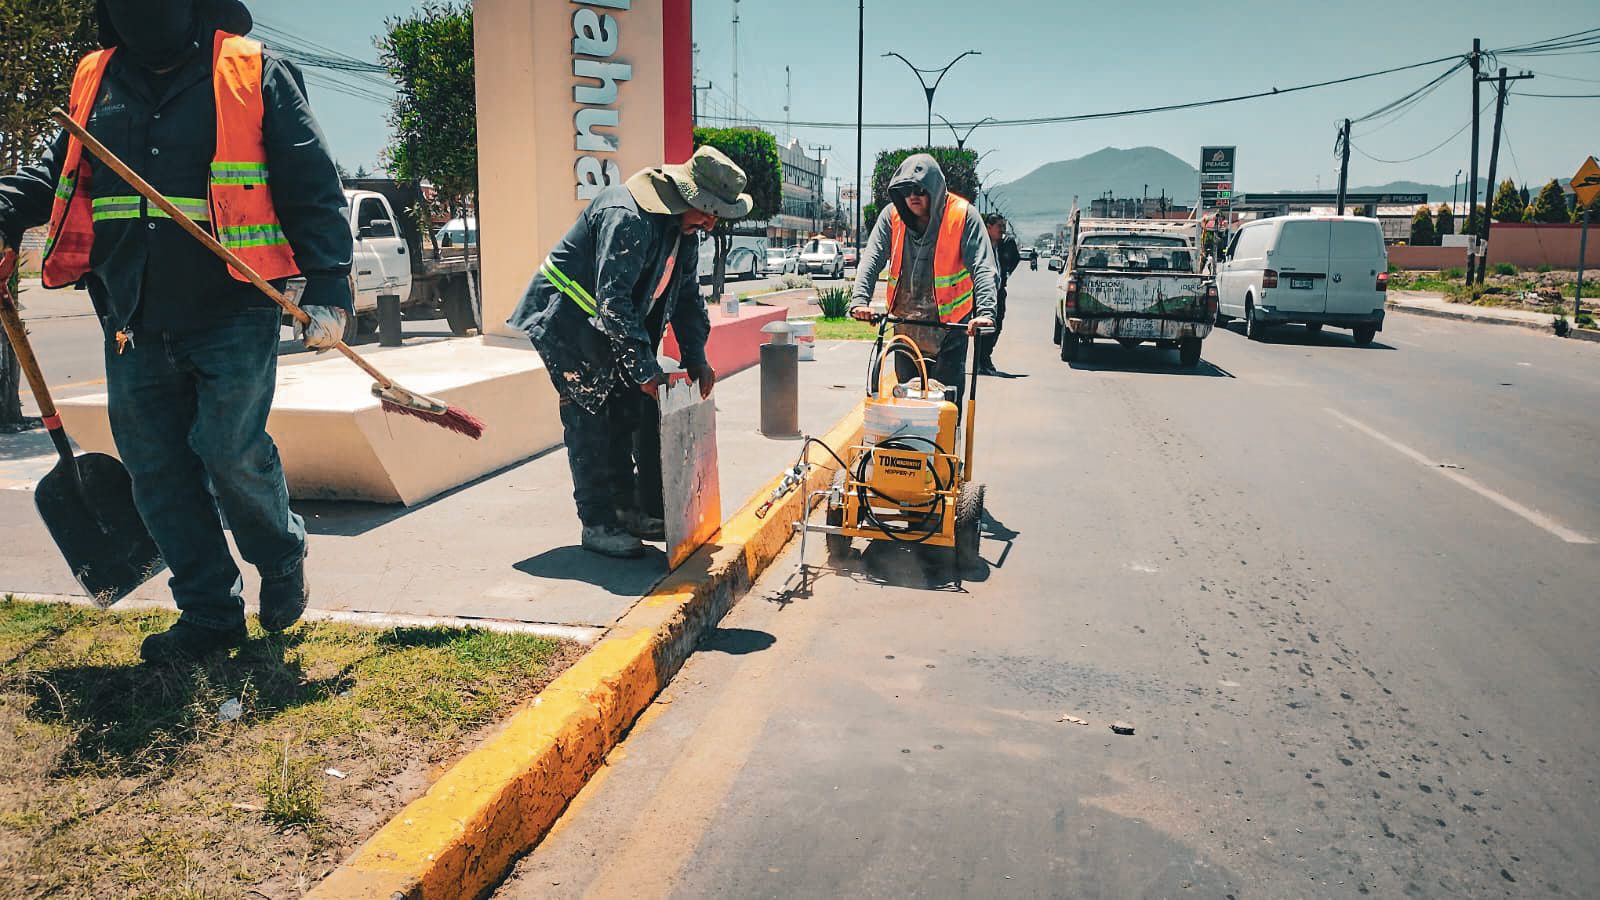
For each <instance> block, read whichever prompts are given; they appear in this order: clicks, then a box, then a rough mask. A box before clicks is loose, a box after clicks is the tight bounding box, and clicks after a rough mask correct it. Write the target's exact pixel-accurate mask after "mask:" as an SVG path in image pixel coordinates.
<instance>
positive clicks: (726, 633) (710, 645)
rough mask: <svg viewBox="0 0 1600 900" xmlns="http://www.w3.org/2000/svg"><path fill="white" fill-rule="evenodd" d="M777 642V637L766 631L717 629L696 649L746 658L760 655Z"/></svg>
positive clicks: (701, 640)
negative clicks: (748, 655)
mask: <svg viewBox="0 0 1600 900" xmlns="http://www.w3.org/2000/svg"><path fill="white" fill-rule="evenodd" d="M777 642H778V639H777V638H776V637H773V636H772V635H771V634H768V633H767V632H765V631H755V630H754V629H750V628H717V629H713V630H712V632H711V633H710V634H708V635H706V636H705V637H703V638H701V639H700V644H699V646H698V647H696V648H695V649H697V650H700V651H710V652H714V653H726V654H729V655H730V656H744V655H745V654H747V653H760V652H761V651H762V650H765V649H767V648H768V647H771V646H772V645H773V644H775V643H777Z"/></svg>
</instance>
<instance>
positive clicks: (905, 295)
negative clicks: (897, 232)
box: [850, 153, 999, 356]
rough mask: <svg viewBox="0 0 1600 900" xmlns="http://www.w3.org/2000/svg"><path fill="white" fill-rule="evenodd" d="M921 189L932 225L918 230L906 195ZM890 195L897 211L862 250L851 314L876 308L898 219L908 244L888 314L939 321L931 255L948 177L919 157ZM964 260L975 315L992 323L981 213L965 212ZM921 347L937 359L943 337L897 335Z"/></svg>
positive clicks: (888, 212)
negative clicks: (875, 294) (876, 294)
mask: <svg viewBox="0 0 1600 900" xmlns="http://www.w3.org/2000/svg"><path fill="white" fill-rule="evenodd" d="M915 185H921V186H922V188H923V189H924V190H926V191H927V192H928V200H929V203H928V224H927V226H925V227H924V226H919V225H918V224H917V220H916V217H915V216H913V215H911V210H910V208H908V207H907V206H906V201H905V195H906V192H907V191H909V190H910V189H911V188H912V187H913V186H915ZM889 195H890V196H891V197H893V198H894V205H893V206H890V207H887V208H885V209H884V210H883V212H881V213H879V214H878V222H877V224H876V225H874V226H873V228H872V235H871V236H870V237H868V238H867V243H866V245H865V246H863V247H862V248H861V265H860V267H859V268H858V269H857V270H856V286H855V291H854V292H853V293H852V295H851V298H850V306H851V307H852V308H854V307H858V306H867V305H869V304H870V303H871V302H872V292H873V290H874V289H875V288H876V287H877V284H878V274H879V273H880V272H882V271H883V270H884V268H886V267H887V266H888V265H889V251H890V247H891V246H892V243H893V241H892V238H891V235H890V228H891V225H890V223H891V222H892V220H893V216H895V215H899V216H900V218H901V221H903V222H905V223H906V241H905V246H904V247H903V249H902V250H901V260H900V282H899V284H898V286H897V287H896V289H895V290H894V293H893V295H892V296H891V297H890V298H889V310H890V312H892V313H893V314H894V315H896V316H900V317H902V318H907V319H937V318H939V304H938V302H937V301H935V300H934V297H933V249H934V245H935V244H936V243H937V241H938V237H939V222H940V221H942V220H943V218H944V205H945V201H946V198H947V197H948V196H949V193H948V192H947V191H946V190H945V186H944V171H943V170H941V169H940V168H939V163H938V162H937V161H935V160H934V158H933V157H932V156H929V155H928V154H926V153H915V154H912V155H911V156H908V157H906V159H905V162H902V163H901V164H900V168H898V169H896V170H895V172H894V177H893V178H891V179H889ZM961 259H962V261H963V262H965V263H966V265H967V269H968V270H970V271H971V272H972V301H973V306H974V308H975V309H976V310H977V313H976V315H978V316H988V317H990V318H993V317H994V311H995V297H996V293H995V290H996V285H997V284H998V283H999V282H998V281H997V280H996V275H995V261H994V248H993V247H992V246H990V244H989V234H988V232H986V231H985V230H984V228H983V216H981V215H979V213H978V210H977V209H976V208H975V207H973V206H971V205H969V206H968V207H967V224H966V227H965V228H964V229H963V230H962V232H961ZM897 331H899V333H902V334H905V335H906V336H907V337H910V338H911V339H912V340H913V341H916V342H917V346H918V347H920V348H922V352H923V355H925V356H933V355H935V354H936V353H938V351H939V341H940V339H941V338H942V337H943V334H942V333H941V332H940V331H939V330H938V329H936V328H926V327H918V326H903V327H902V328H900V329H897Z"/></svg>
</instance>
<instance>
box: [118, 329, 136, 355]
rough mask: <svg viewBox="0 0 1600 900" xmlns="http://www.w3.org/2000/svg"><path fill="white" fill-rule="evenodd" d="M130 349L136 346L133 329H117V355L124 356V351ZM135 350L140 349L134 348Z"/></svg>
mask: <svg viewBox="0 0 1600 900" xmlns="http://www.w3.org/2000/svg"><path fill="white" fill-rule="evenodd" d="M129 347H134V344H133V329H132V328H118V329H117V355H118V356H121V355H122V351H124V350H126V349H128V348H129ZM134 349H135V350H137V349H139V348H138V347H134Z"/></svg>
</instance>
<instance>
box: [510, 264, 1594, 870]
mask: <svg viewBox="0 0 1600 900" xmlns="http://www.w3.org/2000/svg"><path fill="white" fill-rule="evenodd" d="M1053 279H1054V276H1047V274H1046V273H1045V272H1043V271H1040V272H1038V273H1033V272H1029V271H1027V270H1023V271H1021V272H1019V273H1018V275H1017V276H1016V279H1015V281H1014V283H1013V284H1014V286H1013V297H1012V301H1011V302H1012V309H1011V318H1010V320H1009V322H1008V323H1007V331H1006V333H1005V335H1004V337H1003V338H1002V340H1001V343H1000V349H999V351H998V352H997V361H998V362H999V364H1000V365H1001V367H1002V368H1005V369H1008V370H1012V371H1015V372H1017V373H1021V374H1025V375H1027V377H1025V378H1015V379H1009V380H1002V379H984V380H983V382H982V385H981V393H980V398H979V399H980V412H979V416H980V421H981V423H982V424H981V426H980V427H981V432H980V436H979V440H978V457H977V459H976V467H977V471H978V473H979V478H980V480H983V481H986V482H987V484H988V491H989V493H988V497H989V511H990V514H991V518H990V521H989V522H988V523H987V525H986V536H985V540H984V544H983V555H984V558H985V559H986V560H987V562H988V571H987V572H986V573H985V574H984V575H983V576H982V577H981V578H978V579H975V580H969V581H967V582H965V583H964V584H963V585H962V586H960V587H959V588H958V587H957V586H956V585H955V584H953V583H951V582H950V581H949V580H948V579H947V578H946V577H945V575H944V572H945V571H946V570H945V569H944V568H943V566H942V565H940V564H939V562H938V561H937V560H932V561H930V560H929V559H927V558H925V557H921V556H919V555H917V554H915V553H914V552H911V551H902V550H900V549H899V548H895V547H886V546H881V545H873V546H872V547H871V548H870V549H867V550H866V552H865V553H862V552H861V549H862V548H864V547H865V546H866V545H865V544H864V543H861V542H858V545H857V550H856V552H855V555H854V558H852V559H848V560H846V561H844V562H843V563H842V564H841V565H840V566H838V567H836V568H827V569H824V571H822V572H821V573H820V574H819V575H818V576H817V577H816V579H815V581H814V585H813V589H812V590H810V591H806V590H803V589H800V586H799V584H798V583H797V582H796V581H795V579H794V550H793V548H792V547H791V550H790V551H789V556H788V559H787V560H784V561H780V562H779V563H777V564H776V565H775V566H774V567H773V569H772V570H770V571H769V573H768V575H767V576H766V577H764V578H763V579H762V580H761V582H760V583H759V584H758V585H757V586H756V588H755V590H754V591H753V592H752V593H751V594H750V595H749V596H748V597H746V598H745V599H744V601H743V602H742V604H741V605H740V606H739V607H738V608H736V609H735V610H734V611H733V612H732V613H731V614H730V615H729V616H728V617H727V618H726V619H725V620H724V622H723V623H722V627H721V628H720V629H719V630H718V631H717V632H716V633H715V634H713V635H712V636H711V637H710V638H709V639H708V640H707V641H706V642H705V643H704V645H703V646H702V648H701V652H699V653H697V654H696V655H695V656H694V657H693V658H691V660H690V661H689V663H688V664H687V665H686V666H685V667H684V669H683V670H682V671H681V672H680V673H679V674H678V676H677V677H676V679H675V680H674V682H673V684H672V685H671V686H670V687H669V688H668V690H667V691H666V692H665V693H664V694H663V696H662V697H661V698H660V700H659V701H658V702H657V704H656V705H655V706H653V707H652V708H651V710H650V711H648V712H647V713H646V715H645V717H644V718H643V719H642V720H641V722H640V724H639V725H637V726H636V727H635V729H634V731H633V733H632V734H631V735H630V737H629V738H628V739H627V741H626V742H625V743H624V744H623V745H622V746H621V747H619V748H618V749H617V751H615V752H614V753H613V754H612V757H611V759H610V764H609V765H608V766H607V767H606V768H604V769H602V771H601V773H600V775H599V776H598V777H597V778H596V779H595V780H594V781H593V782H592V783H591V785H590V786H589V788H587V789H586V790H585V791H584V793H583V794H582V795H580V797H579V798H578V800H577V801H576V802H575V803H574V804H573V806H572V807H571V808H570V809H569V811H568V813H567V814H566V816H565V817H564V818H563V819H562V821H561V822H560V823H559V824H558V825H557V827H556V829H555V830H554V832H553V833H552V834H551V836H549V837H548V838H547V839H546V840H545V842H544V844H543V845H542V846H540V847H539V848H538V849H536V850H535V851H534V852H533V853H531V854H530V855H529V856H528V857H526V858H525V859H524V860H523V861H522V862H521V864H520V865H519V867H518V869H517V871H516V873H515V874H514V876H513V878H512V879H511V880H509V881H508V882H507V883H506V884H505V885H504V886H503V887H502V888H501V891H500V895H499V896H501V897H508V898H509V897H534V896H538V897H549V896H557V897H568V896H581V895H589V896H623V895H626V896H629V897H639V896H664V895H673V896H682V897H695V896H752V895H762V896H796V897H812V896H902V895H921V896H936V897H946V896H1020V897H1035V896H1059V897H1097V896H1106V897H1124V896H1148V897H1175V896H1195V897H1222V896H1236V897H1289V896H1335V897H1340V896H1358V895H1375V896H1382V897H1390V896H1399V895H1401V894H1410V895H1415V896H1432V897H1456V896H1490V895H1494V896H1501V895H1504V896H1549V895H1558V894H1560V895H1586V894H1588V892H1589V891H1592V890H1593V885H1594V884H1596V883H1597V882H1600V857H1597V856H1596V854H1595V853H1594V835H1595V834H1596V833H1600V795H1597V790H1596V784H1595V777H1596V776H1595V773H1596V772H1597V771H1600V742H1597V741H1596V738H1597V737H1600V678H1597V671H1596V660H1597V656H1596V653H1595V649H1594V648H1595V647H1596V645H1597V642H1600V625H1597V624H1596V616H1595V607H1596V605H1597V598H1600V545H1596V544H1592V543H1579V542H1578V541H1583V540H1594V539H1600V465H1597V461H1596V458H1595V456H1594V448H1595V447H1596V446H1600V424H1597V421H1596V412H1597V411H1600V347H1597V346H1595V345H1590V344H1581V343H1578V342H1570V341H1559V340H1557V339H1555V338H1552V337H1546V336H1541V335H1538V334H1535V333H1533V332H1529V331H1524V330H1521V329H1516V328H1504V327H1491V326H1481V325H1469V324H1458V323H1452V322H1447V321H1441V320H1433V319H1422V318H1413V317H1406V316H1402V315H1398V314H1397V315H1393V316H1391V318H1390V320H1389V327H1388V329H1387V330H1386V331H1384V332H1383V333H1382V334H1380V335H1379V338H1378V340H1377V342H1376V343H1375V344H1374V345H1373V346H1372V347H1370V348H1367V349H1358V348H1355V347H1353V346H1352V345H1351V343H1350V340H1349V337H1348V332H1338V331H1329V332H1326V333H1324V334H1323V335H1322V336H1320V337H1317V338H1309V337H1308V336H1306V335H1305V333H1304V332H1303V331H1299V330H1285V331H1284V333H1283V334H1282V335H1281V336H1280V338H1279V340H1277V341H1275V342H1273V343H1269V344H1253V343H1249V342H1247V341H1246V340H1245V339H1244V337H1243V336H1242V335H1241V334H1239V333H1237V332H1226V331H1224V332H1218V333H1216V334H1214V335H1213V336H1212V337H1211V338H1210V339H1208V340H1207V341H1206V343H1205V352H1204V359H1205V362H1204V363H1203V364H1202V367H1201V369H1200V370H1199V371H1197V372H1194V373H1186V372H1183V371H1181V370H1178V369H1177V368H1176V353H1175V352H1158V351H1155V350H1153V349H1151V348H1148V347H1145V348H1140V349H1138V350H1136V351H1132V352H1126V351H1122V350H1121V349H1119V348H1116V347H1114V346H1113V347H1102V348H1100V349H1099V350H1098V352H1097V353H1096V354H1095V355H1094V357H1093V359H1092V360H1091V361H1090V362H1089V363H1086V364H1077V365H1075V366H1068V365H1067V364H1065V363H1062V362H1060V361H1058V360H1057V358H1056V353H1055V348H1054V347H1053V346H1052V345H1051V343H1050V340H1049V326H1050V312H1049V306H1048V294H1049V289H1050V285H1051V284H1052V283H1053ZM781 465H782V461H780V460H774V461H773V469H774V472H776V471H777V469H778V468H779V467H780V466H781ZM810 549H811V554H812V555H811V557H810V561H811V562H813V563H817V564H821V563H823V561H824V556H823V553H822V548H821V547H820V546H819V543H813V544H812V546H811V548H810ZM1065 716H1073V717H1077V718H1081V719H1084V720H1086V721H1087V722H1088V724H1086V725H1077V724H1073V723H1071V722H1070V721H1063V717H1065ZM1115 720H1124V721H1126V722H1128V723H1131V724H1132V725H1133V726H1134V728H1135V733H1134V734H1133V735H1131V736H1120V735H1116V734H1113V733H1112V732H1111V731H1110V730H1109V728H1108V725H1109V723H1111V722H1112V721H1115Z"/></svg>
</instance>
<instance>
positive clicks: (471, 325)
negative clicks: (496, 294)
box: [439, 276, 483, 336]
mask: <svg viewBox="0 0 1600 900" xmlns="http://www.w3.org/2000/svg"><path fill="white" fill-rule="evenodd" d="M467 277H468V276H462V277H460V278H451V279H449V280H447V281H446V282H445V283H443V284H441V285H439V294H440V296H439V300H440V303H439V305H440V306H442V307H443V308H444V318H445V321H446V322H449V323H450V333H451V334H454V335H457V336H460V335H464V334H466V333H468V332H469V331H479V332H481V331H482V329H483V325H482V323H481V322H479V321H478V311H477V310H476V309H473V307H472V293H471V292H470V291H468V290H467Z"/></svg>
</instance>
